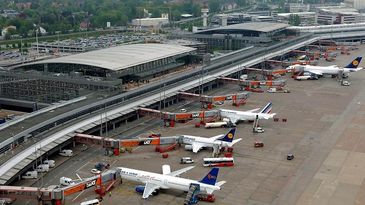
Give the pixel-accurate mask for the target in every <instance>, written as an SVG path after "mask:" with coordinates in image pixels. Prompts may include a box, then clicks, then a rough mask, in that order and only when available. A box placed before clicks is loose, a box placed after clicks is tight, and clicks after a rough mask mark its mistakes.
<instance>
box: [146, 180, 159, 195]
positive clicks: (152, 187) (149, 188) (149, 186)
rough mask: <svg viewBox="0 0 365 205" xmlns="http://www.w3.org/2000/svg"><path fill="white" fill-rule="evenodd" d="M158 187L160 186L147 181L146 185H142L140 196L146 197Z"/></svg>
mask: <svg viewBox="0 0 365 205" xmlns="http://www.w3.org/2000/svg"><path fill="white" fill-rule="evenodd" d="M159 188H160V186H158V185H156V184H153V183H150V182H147V183H146V186H145V187H144V191H143V196H142V198H144V199H147V198H148V197H149V196H150V195H151V194H152V193H153V192H154V191H155V190H156V189H159Z"/></svg>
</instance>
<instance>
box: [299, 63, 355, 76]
mask: <svg viewBox="0 0 365 205" xmlns="http://www.w3.org/2000/svg"><path fill="white" fill-rule="evenodd" d="M303 68H304V69H303V71H304V72H312V73H322V74H323V75H337V74H338V73H339V72H340V71H342V72H343V73H350V72H356V71H359V70H361V69H362V68H352V69H350V68H339V67H338V66H311V65H305V66H303Z"/></svg>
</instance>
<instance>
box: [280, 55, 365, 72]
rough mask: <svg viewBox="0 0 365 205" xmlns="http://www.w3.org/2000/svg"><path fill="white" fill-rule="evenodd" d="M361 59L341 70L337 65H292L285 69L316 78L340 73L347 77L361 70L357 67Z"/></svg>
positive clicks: (356, 59) (358, 58)
mask: <svg viewBox="0 0 365 205" xmlns="http://www.w3.org/2000/svg"><path fill="white" fill-rule="evenodd" d="M361 60H362V57H357V58H355V59H354V60H353V61H352V62H351V63H350V64H348V65H347V66H345V67H343V68H341V67H339V66H337V65H331V66H313V65H298V64H296V65H292V66H289V67H287V68H286V70H294V71H303V72H307V73H310V74H313V75H317V76H320V77H321V76H323V75H333V76H335V75H338V74H339V72H340V71H342V72H343V77H348V73H350V72H357V71H359V70H362V69H363V68H362V67H358V66H359V64H360V62H361Z"/></svg>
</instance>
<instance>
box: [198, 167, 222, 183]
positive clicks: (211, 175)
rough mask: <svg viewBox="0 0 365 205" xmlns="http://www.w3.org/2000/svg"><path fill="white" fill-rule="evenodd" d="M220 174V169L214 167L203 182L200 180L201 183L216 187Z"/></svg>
mask: <svg viewBox="0 0 365 205" xmlns="http://www.w3.org/2000/svg"><path fill="white" fill-rule="evenodd" d="M218 172H219V168H216V167H214V168H213V169H212V170H210V172H209V173H208V174H207V175H206V176H205V177H204V178H203V179H202V180H200V182H201V183H204V184H209V185H213V186H214V185H215V182H216V181H217V177H218Z"/></svg>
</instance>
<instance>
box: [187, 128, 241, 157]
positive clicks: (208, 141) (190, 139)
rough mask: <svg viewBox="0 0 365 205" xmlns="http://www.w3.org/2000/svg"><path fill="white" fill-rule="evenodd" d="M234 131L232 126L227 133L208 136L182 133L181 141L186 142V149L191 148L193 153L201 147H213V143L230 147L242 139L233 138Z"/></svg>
mask: <svg viewBox="0 0 365 205" xmlns="http://www.w3.org/2000/svg"><path fill="white" fill-rule="evenodd" d="M235 133H236V128H232V129H231V130H230V131H229V132H228V133H227V134H220V135H217V136H214V137H210V138H205V137H197V136H191V135H183V143H184V144H186V145H185V149H186V150H192V151H193V152H194V153H198V152H199V150H201V149H202V148H203V147H212V148H213V147H214V145H218V146H221V147H232V146H233V145H234V144H236V143H237V142H239V141H241V140H242V139H235V140H233V138H234V135H235Z"/></svg>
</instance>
